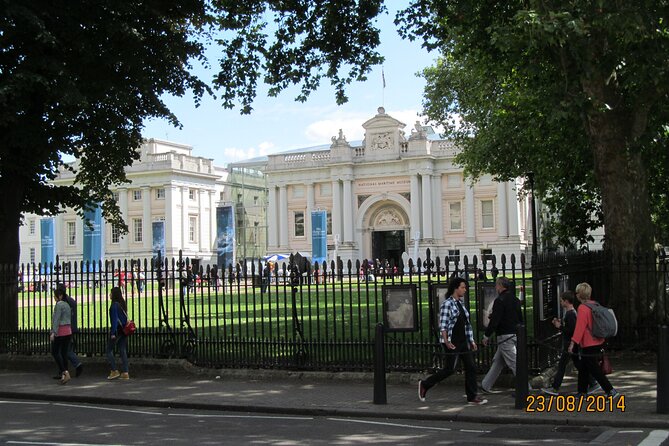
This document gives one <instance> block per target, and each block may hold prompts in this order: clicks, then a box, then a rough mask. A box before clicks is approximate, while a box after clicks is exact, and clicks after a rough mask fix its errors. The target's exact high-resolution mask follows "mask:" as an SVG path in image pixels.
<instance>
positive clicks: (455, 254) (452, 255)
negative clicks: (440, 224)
mask: <svg viewBox="0 0 669 446" xmlns="http://www.w3.org/2000/svg"><path fill="white" fill-rule="evenodd" d="M448 259H449V260H451V261H452V262H453V263H454V264H458V263H459V262H460V250H459V249H449V250H448Z"/></svg>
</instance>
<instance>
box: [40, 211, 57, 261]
mask: <svg viewBox="0 0 669 446" xmlns="http://www.w3.org/2000/svg"><path fill="white" fill-rule="evenodd" d="M54 226H55V220H54V219H53V218H43V219H41V220H40V237H41V241H42V259H41V260H40V261H41V262H42V264H44V265H48V264H49V263H53V262H55V261H56V240H55V238H54Z"/></svg>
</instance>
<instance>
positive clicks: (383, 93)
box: [381, 65, 386, 107]
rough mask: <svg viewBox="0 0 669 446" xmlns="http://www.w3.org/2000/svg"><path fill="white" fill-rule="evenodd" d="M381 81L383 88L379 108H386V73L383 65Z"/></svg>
mask: <svg viewBox="0 0 669 446" xmlns="http://www.w3.org/2000/svg"><path fill="white" fill-rule="evenodd" d="M381 81H382V82H383V88H382V89H381V106H382V107H385V106H386V73H385V71H384V70H383V65H381Z"/></svg>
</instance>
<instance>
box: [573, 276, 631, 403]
mask: <svg viewBox="0 0 669 446" xmlns="http://www.w3.org/2000/svg"><path fill="white" fill-rule="evenodd" d="M591 295H592V287H591V286H590V285H589V284H587V283H585V282H583V283H579V284H578V285H577V286H576V297H577V298H578V300H579V301H580V302H581V305H579V306H578V317H577V318H576V328H575V329H574V334H573V336H572V337H571V343H570V344H569V349H568V351H569V353H573V351H574V346H575V345H576V344H578V346H579V353H578V354H579V356H580V361H578V364H577V367H578V394H579V396H586V395H587V393H588V384H589V381H590V376H593V377H594V378H595V379H596V380H597V382H598V383H599V385H600V386H602V389H603V390H604V392H606V396H610V397H612V398H618V397H619V396H620V394H619V393H618V391H617V390H616V389H614V388H613V386H612V385H611V383H610V382H609V380H608V378H607V377H606V375H604V372H603V371H602V369H601V367H600V366H599V358H600V357H601V351H602V346H603V345H604V341H605V339H604V338H598V337H596V336H594V335H593V334H592V327H593V317H592V309H591V308H590V307H591V306H592V305H597V302H595V301H593V300H591V299H590V296H591Z"/></svg>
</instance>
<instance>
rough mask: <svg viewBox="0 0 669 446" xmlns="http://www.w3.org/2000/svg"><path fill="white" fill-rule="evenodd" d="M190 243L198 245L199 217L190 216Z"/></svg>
mask: <svg viewBox="0 0 669 446" xmlns="http://www.w3.org/2000/svg"><path fill="white" fill-rule="evenodd" d="M188 241H189V242H191V243H197V215H189V216H188Z"/></svg>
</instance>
